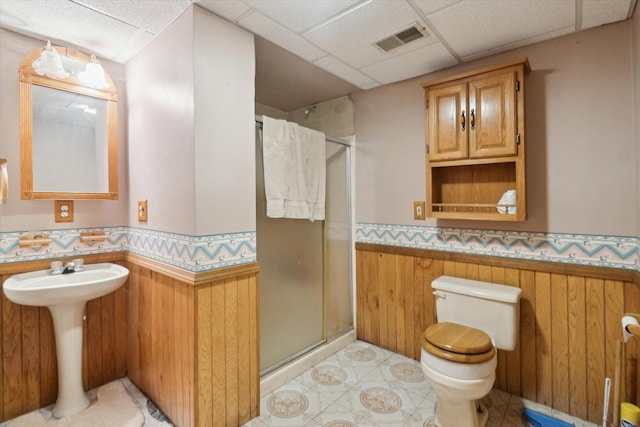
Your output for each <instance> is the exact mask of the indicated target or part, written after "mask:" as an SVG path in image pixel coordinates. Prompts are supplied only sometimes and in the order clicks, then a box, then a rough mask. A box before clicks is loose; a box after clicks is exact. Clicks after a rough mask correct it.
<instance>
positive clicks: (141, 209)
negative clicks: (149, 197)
mask: <svg viewBox="0 0 640 427" xmlns="http://www.w3.org/2000/svg"><path fill="white" fill-rule="evenodd" d="M138 221H143V222H146V221H147V201H146V200H138Z"/></svg>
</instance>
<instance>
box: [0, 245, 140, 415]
mask: <svg viewBox="0 0 640 427" xmlns="http://www.w3.org/2000/svg"><path fill="white" fill-rule="evenodd" d="M83 258H84V259H85V262H86V263H87V264H90V263H96V262H114V263H118V264H123V255H122V254H120V253H118V254H104V255H92V256H86V257H83ZM69 261H70V259H69ZM48 267H49V261H44V262H43V261H32V262H21V263H13V264H4V265H2V266H0V282H1V283H4V281H5V280H6V279H7V278H8V277H9V276H11V275H12V274H16V273H22V272H27V271H34V270H40V269H45V268H48ZM0 285H1V284H0ZM127 291H128V286H127V284H125V285H124V286H122V287H121V288H120V289H118V290H117V291H116V292H113V293H111V294H109V295H105V296H104V297H102V298H99V299H95V300H92V301H89V302H88V303H87V307H86V321H85V324H84V339H83V343H82V344H83V346H82V369H83V375H82V379H83V383H84V388H85V389H86V390H89V389H92V388H95V387H98V386H101V385H103V384H106V383H108V382H111V381H113V380H115V379H118V378H121V377H123V376H125V375H126V364H127V363H126V362H127V348H126V329H127V320H126V315H127ZM0 294H1V297H0V298H1V301H2V303H1V304H0V312H1V314H0V319H1V320H0V321H1V327H0V345H1V353H2V362H1V363H2V375H1V376H0V421H6V420H9V419H11V418H15V417H17V416H19V415H22V414H25V413H27V412H30V411H32V410H34V409H38V408H41V407H44V406H47V405H49V404H52V403H54V402H55V401H56V397H57V395H58V374H57V365H56V363H57V359H56V350H55V338H54V334H53V324H52V321H51V314H50V313H49V310H48V309H47V308H46V307H28V306H23V305H18V304H14V303H12V302H10V301H9V300H7V298H6V297H5V296H4V292H0Z"/></svg>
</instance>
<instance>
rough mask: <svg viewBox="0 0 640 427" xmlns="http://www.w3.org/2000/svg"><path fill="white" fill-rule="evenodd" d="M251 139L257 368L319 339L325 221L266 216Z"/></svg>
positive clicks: (274, 364) (281, 362) (258, 151)
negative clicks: (257, 299) (257, 294)
mask: <svg viewBox="0 0 640 427" xmlns="http://www.w3.org/2000/svg"><path fill="white" fill-rule="evenodd" d="M256 140H257V143H256V197H257V198H256V207H257V215H256V244H257V259H258V264H259V265H260V373H261V375H264V374H265V373H268V372H270V371H272V370H274V369H277V368H278V367H280V366H282V365H284V364H286V363H287V362H288V361H290V360H292V359H294V358H296V357H297V356H298V355H300V354H302V353H305V352H306V351H309V350H310V349H312V348H314V347H316V346H318V345H320V344H322V343H323V342H324V256H323V248H324V243H323V242H324V221H314V222H311V221H308V220H301V219H284V218H268V217H267V216H266V200H265V190H264V170H263V166H262V144H261V141H260V135H257V138H256Z"/></svg>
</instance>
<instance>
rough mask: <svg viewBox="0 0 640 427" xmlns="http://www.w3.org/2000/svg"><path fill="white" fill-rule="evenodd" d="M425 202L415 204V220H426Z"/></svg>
mask: <svg viewBox="0 0 640 427" xmlns="http://www.w3.org/2000/svg"><path fill="white" fill-rule="evenodd" d="M425 206H426V203H425V202H413V219H425V212H424V210H425Z"/></svg>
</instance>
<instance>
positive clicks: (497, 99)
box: [467, 71, 518, 159]
mask: <svg viewBox="0 0 640 427" xmlns="http://www.w3.org/2000/svg"><path fill="white" fill-rule="evenodd" d="M467 121H468V122H469V126H468V127H469V157H470V158H472V159H473V158H486V157H500V156H513V155H516V154H517V149H518V147H517V143H516V129H517V113H516V73H515V71H510V72H505V73H502V74H497V75H494V76H491V77H486V78H482V79H478V80H474V81H471V82H469V114H468V120H467Z"/></svg>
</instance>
